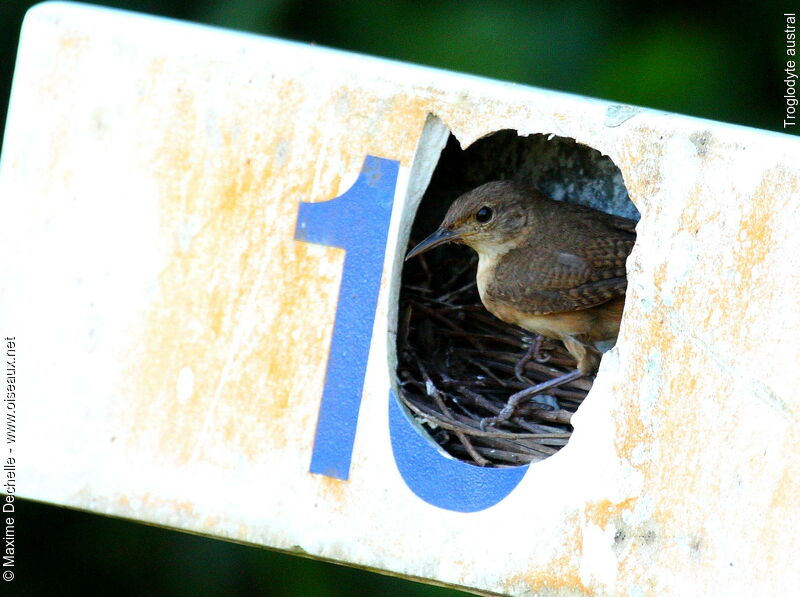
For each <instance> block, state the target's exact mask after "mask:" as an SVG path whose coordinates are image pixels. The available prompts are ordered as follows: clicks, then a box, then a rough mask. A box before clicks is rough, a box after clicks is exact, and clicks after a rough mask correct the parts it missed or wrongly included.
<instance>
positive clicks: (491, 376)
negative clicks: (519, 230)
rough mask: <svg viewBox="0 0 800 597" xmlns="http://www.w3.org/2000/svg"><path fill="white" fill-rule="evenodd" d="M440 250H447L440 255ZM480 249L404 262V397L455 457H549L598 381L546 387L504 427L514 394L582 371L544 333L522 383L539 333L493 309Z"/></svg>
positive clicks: (514, 461) (496, 462)
mask: <svg viewBox="0 0 800 597" xmlns="http://www.w3.org/2000/svg"><path fill="white" fill-rule="evenodd" d="M437 253H438V254H437ZM476 265H477V257H476V255H475V254H474V253H473V252H472V251H470V250H468V249H466V248H464V247H447V248H442V249H437V250H436V252H434V253H431V254H424V255H421V256H419V257H417V258H415V259H413V260H411V261H409V262H408V263H406V266H405V268H404V272H403V281H402V288H401V293H400V311H399V320H400V321H399V327H398V339H397V353H398V368H397V383H398V386H399V390H400V391H399V395H400V400H401V401H402V402H403V404H404V405H405V406H406V407H407V408H408V409H409V410H410V411H411V413H412V414H413V415H414V416H415V417H417V419H418V420H419V421H420V422H421V423H422V425H423V427H424V428H425V429H426V430H427V431H428V432H429V433H430V435H431V437H433V438H434V440H435V441H436V442H437V443H438V444H439V445H440V446H442V447H443V448H444V449H445V450H446V451H447V452H448V453H449V454H451V455H453V456H454V457H456V458H459V459H461V460H464V461H466V462H470V463H474V464H477V465H480V466H497V467H502V466H518V465H522V464H526V463H529V462H536V461H538V460H543V459H544V458H547V457H548V456H550V455H552V454H555V453H556V452H557V451H558V450H559V449H561V447H562V446H564V445H566V443H567V441H568V440H569V437H570V435H571V433H572V426H571V425H570V420H571V418H572V415H573V413H574V412H575V411H576V410H577V408H578V406H580V404H581V402H582V401H583V399H584V398H585V397H586V394H587V393H588V391H589V389H590V388H591V385H592V382H591V379H588V378H581V379H578V380H576V381H574V382H572V383H569V384H566V385H564V386H561V387H558V388H556V389H553V390H550V391H548V392H547V393H546V394H544V395H543V394H538V395H536V396H534V397H532V398H531V399H529V400H526V401H524V402H523V403H521V404H520V405H519V407H518V408H517V409H516V410H515V413H514V415H513V416H512V417H511V418H510V419H508V420H507V421H504V422H502V423H500V424H498V425H497V426H485V425H484V428H482V426H481V421H482V420H483V419H485V418H487V417H493V416H495V415H497V414H499V413H500V411H501V410H502V409H503V407H504V406H505V405H506V402H507V400H508V398H509V396H511V395H512V394H515V393H516V392H519V391H520V390H524V389H526V388H528V387H530V386H532V385H534V384H537V383H541V382H544V381H547V380H550V379H553V378H554V377H557V376H559V375H562V374H564V373H567V372H569V371H572V370H573V369H574V368H575V360H574V359H573V358H572V357H571V356H570V355H569V353H567V352H566V350H564V347H563V346H562V345H561V343H560V342H556V341H549V340H544V342H543V343H542V345H541V350H540V352H539V356H540V357H541V358H540V359H539V360H538V361H537V360H535V359H531V360H530V361H528V362H527V363H526V365H525V366H524V368H523V377H524V379H525V381H520V380H519V379H518V378H517V377H516V375H515V372H514V367H515V365H517V363H518V362H519V361H520V359H521V358H522V357H523V355H525V353H526V352H527V349H528V347H529V346H530V343H531V341H533V338H532V336H531V334H530V333H528V332H526V331H525V330H523V329H521V328H519V327H516V326H514V325H509V324H506V323H504V322H502V321H500V320H499V319H497V318H496V317H494V316H493V315H491V314H490V313H489V312H488V311H486V309H485V308H484V307H483V305H482V304H481V301H480V297H479V296H478V291H477V287H476V283H475V270H476Z"/></svg>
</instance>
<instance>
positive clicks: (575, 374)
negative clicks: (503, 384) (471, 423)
mask: <svg viewBox="0 0 800 597" xmlns="http://www.w3.org/2000/svg"><path fill="white" fill-rule="evenodd" d="M583 375H584V374H583V373H581V371H580V370H579V369H575V370H574V371H570V372H569V373H565V374H564V375H560V376H558V377H554V378H553V379H551V380H549V381H545V382H542V383H540V384H536V385H535V386H531V387H530V388H525V389H524V390H522V391H520V392H517V393H516V394H512V395H511V396H510V397H509V399H508V402H507V403H506V405H505V406H504V407H503V410H501V411H500V412H499V413H498V414H497V416H494V417H486V418H483V419H481V422H480V428H481V430H483V431H485V430H486V427H494V426H495V425H497V424H499V423H502V422H503V421H507V420H508V419H510V418H511V417H512V416H514V411H515V410H516V409H517V406H519V404H520V403H521V402H522V401H523V400H525V399H526V398H529V397H530V396H533V395H535V394H541V393H542V392H544V391H546V390H551V389H553V388H557V387H558V386H562V385H564V384H565V383H569V382H571V381H575V380H576V379H578V378H580V377H583Z"/></svg>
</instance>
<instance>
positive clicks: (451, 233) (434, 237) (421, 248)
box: [406, 228, 461, 261]
mask: <svg viewBox="0 0 800 597" xmlns="http://www.w3.org/2000/svg"><path fill="white" fill-rule="evenodd" d="M460 236H461V234H460V233H459V232H458V230H447V229H446V228H439V229H438V230H437V231H436V232H434V233H433V234H431V235H430V236H429V237H428V238H426V239H425V240H424V241H422V242H421V243H419V244H418V245H417V246H416V247H414V248H413V249H411V250H410V251H409V252H408V255H406V261H408V260H409V259H411V258H412V257H416V256H417V255H420V254H421V253H424V252H425V251H427V250H429V249H432V248H433V247H438V246H439V245H443V244H445V243H449V242H450V241H452V240H456V239H457V238H459V237H460Z"/></svg>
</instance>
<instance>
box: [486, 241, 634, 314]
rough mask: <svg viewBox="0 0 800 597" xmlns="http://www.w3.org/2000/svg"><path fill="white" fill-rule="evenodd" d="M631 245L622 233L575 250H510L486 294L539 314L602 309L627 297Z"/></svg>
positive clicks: (501, 260) (590, 242)
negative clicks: (626, 271) (627, 267)
mask: <svg viewBox="0 0 800 597" xmlns="http://www.w3.org/2000/svg"><path fill="white" fill-rule="evenodd" d="M633 242H634V241H633V237H631V236H630V235H624V234H620V235H615V236H610V237H609V236H606V237H600V238H595V239H592V240H589V241H586V240H584V242H583V243H581V246H580V249H577V250H563V249H562V250H558V249H553V250H534V249H533V248H532V247H530V246H528V247H522V248H517V249H512V250H511V251H509V252H508V253H506V254H505V255H503V257H502V258H501V259H500V260H499V261H498V263H497V266H496V268H495V271H494V275H493V276H492V282H491V283H490V284H489V287H488V289H487V290H488V294H489V295H490V296H491V298H492V299H494V300H498V301H501V302H503V303H505V304H508V305H510V306H513V307H516V308H517V309H520V310H522V311H524V312H526V313H531V314H536V315H546V314H548V313H559V312H564V311H578V310H580V309H588V308H589V307H594V306H595V305H600V304H602V303H605V302H607V301H610V300H611V299H614V298H616V297H619V296H624V295H625V289H626V288H627V282H628V281H627V277H626V274H625V260H626V259H627V257H628V255H629V254H630V252H631V249H632V248H633Z"/></svg>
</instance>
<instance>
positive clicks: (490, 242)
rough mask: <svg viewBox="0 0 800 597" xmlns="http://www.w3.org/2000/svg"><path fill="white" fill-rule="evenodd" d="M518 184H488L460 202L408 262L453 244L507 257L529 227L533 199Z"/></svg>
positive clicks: (418, 246)
mask: <svg viewBox="0 0 800 597" xmlns="http://www.w3.org/2000/svg"><path fill="white" fill-rule="evenodd" d="M532 193H533V194H535V193H536V191H535V190H533V189H530V188H528V187H523V186H520V185H518V184H517V183H514V182H511V181H507V180H499V181H495V182H487V183H486V184H484V185H481V186H479V187H477V188H475V189H473V190H471V191H469V192H468V193H464V194H463V195H461V196H460V197H459V198H458V199H456V200H455V201H454V202H453V204H452V205H451V206H450V209H448V210H447V214H445V216H444V220H443V221H442V224H441V225H440V226H439V228H438V229H437V230H436V231H435V232H434V233H433V234H431V235H430V236H429V237H428V238H426V239H425V240H423V241H422V242H421V243H419V244H418V245H417V246H416V247H414V248H413V249H411V251H409V253H408V255H407V256H406V260H408V259H411V258H412V257H414V256H416V255H420V254H421V253H424V252H425V251H428V250H429V249H432V248H434V247H438V246H439V245H443V244H445V243H449V242H457V243H463V244H465V245H468V246H470V247H472V248H473V249H475V250H476V251H477V252H478V254H479V255H488V254H493V253H505V252H506V251H507V250H508V249H509V248H511V247H513V246H515V245H516V239H517V237H518V235H519V233H520V232H521V231H522V230H523V229H524V228H525V226H526V225H527V223H528V214H529V211H530V207H531V195H532Z"/></svg>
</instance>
